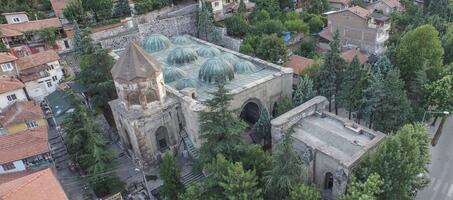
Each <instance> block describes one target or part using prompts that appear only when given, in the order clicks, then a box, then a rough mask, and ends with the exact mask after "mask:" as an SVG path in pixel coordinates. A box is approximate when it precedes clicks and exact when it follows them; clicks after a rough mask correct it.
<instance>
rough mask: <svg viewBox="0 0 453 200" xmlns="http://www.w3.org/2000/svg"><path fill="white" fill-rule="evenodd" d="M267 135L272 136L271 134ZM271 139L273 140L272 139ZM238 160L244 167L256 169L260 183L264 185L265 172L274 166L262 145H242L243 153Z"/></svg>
mask: <svg viewBox="0 0 453 200" xmlns="http://www.w3.org/2000/svg"><path fill="white" fill-rule="evenodd" d="M267 136H268V137H270V136H271V135H270V134H269V135H267ZM265 139H266V138H265ZM270 139H272V138H270ZM269 141H270V142H271V140H269ZM265 147H266V146H265ZM269 147H270V143H269ZM236 160H238V161H239V162H241V163H242V165H243V166H244V169H246V170H254V171H255V172H256V175H257V176H258V180H259V183H260V184H259V185H260V186H264V180H263V179H264V173H265V172H266V171H268V170H270V167H271V166H272V160H271V156H270V155H269V153H268V152H265V151H264V150H263V148H262V147H261V146H260V145H248V144H244V145H241V153H240V154H239V155H238V158H237V159H236Z"/></svg>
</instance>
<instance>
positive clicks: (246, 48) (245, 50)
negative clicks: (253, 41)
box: [239, 43, 255, 55]
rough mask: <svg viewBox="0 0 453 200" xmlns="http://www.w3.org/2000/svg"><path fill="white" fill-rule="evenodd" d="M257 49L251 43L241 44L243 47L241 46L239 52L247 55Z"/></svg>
mask: <svg viewBox="0 0 453 200" xmlns="http://www.w3.org/2000/svg"><path fill="white" fill-rule="evenodd" d="M254 51H255V50H254V49H253V47H252V45H250V44H248V43H247V44H241V47H239V52H240V53H243V54H246V55H253V52H254Z"/></svg>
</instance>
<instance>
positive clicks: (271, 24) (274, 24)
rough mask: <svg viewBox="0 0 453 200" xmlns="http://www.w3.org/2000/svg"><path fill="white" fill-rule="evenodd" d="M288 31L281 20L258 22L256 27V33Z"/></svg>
mask: <svg viewBox="0 0 453 200" xmlns="http://www.w3.org/2000/svg"><path fill="white" fill-rule="evenodd" d="M284 31H286V27H285V26H284V25H283V23H282V22H281V21H280V20H276V19H271V20H267V21H261V22H258V23H257V24H256V25H255V27H254V33H255V34H277V35H279V34H281V33H282V32H284Z"/></svg>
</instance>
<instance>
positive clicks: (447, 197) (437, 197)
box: [417, 117, 453, 200]
mask: <svg viewBox="0 0 453 200" xmlns="http://www.w3.org/2000/svg"><path fill="white" fill-rule="evenodd" d="M439 121H440V120H439ZM429 131H430V132H433V131H435V130H434V128H433V127H430V128H429ZM452 144H453V117H449V118H448V119H447V121H446V122H445V125H444V129H443V133H442V135H441V137H440V139H439V143H438V144H437V146H435V147H432V148H431V164H430V166H429V174H430V177H431V183H430V184H429V185H428V186H427V187H426V188H425V189H424V190H422V191H421V192H420V193H419V194H418V196H417V199H418V200H451V199H453V147H452Z"/></svg>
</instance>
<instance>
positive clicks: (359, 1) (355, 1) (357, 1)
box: [349, 0, 366, 8]
mask: <svg viewBox="0 0 453 200" xmlns="http://www.w3.org/2000/svg"><path fill="white" fill-rule="evenodd" d="M349 4H350V5H351V6H360V7H362V8H365V7H366V6H365V1H364V0H352V1H351V3H349Z"/></svg>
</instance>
